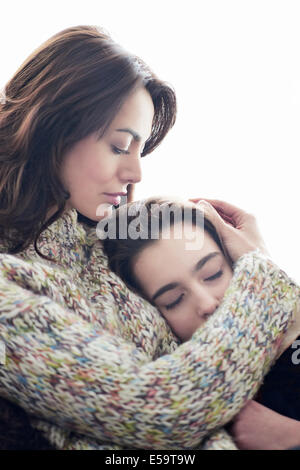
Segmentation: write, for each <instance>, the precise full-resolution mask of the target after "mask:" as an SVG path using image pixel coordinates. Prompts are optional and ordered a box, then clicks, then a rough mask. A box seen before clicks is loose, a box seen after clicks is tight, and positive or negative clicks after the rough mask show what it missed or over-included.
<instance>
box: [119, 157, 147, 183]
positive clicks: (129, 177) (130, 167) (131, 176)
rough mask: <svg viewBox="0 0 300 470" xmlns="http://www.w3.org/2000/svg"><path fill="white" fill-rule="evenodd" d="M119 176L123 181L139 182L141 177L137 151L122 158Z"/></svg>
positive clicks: (139, 158) (139, 159)
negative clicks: (122, 162)
mask: <svg viewBox="0 0 300 470" xmlns="http://www.w3.org/2000/svg"><path fill="white" fill-rule="evenodd" d="M120 178H121V180H122V182H123V183H125V184H128V183H139V182H140V181H141V179H142V168H141V156H140V154H139V153H136V154H132V155H130V156H128V158H126V159H125V160H124V164H123V166H122V168H121V172H120Z"/></svg>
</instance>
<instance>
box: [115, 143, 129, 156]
mask: <svg viewBox="0 0 300 470" xmlns="http://www.w3.org/2000/svg"><path fill="white" fill-rule="evenodd" d="M111 149H112V151H113V153H115V154H116V155H122V154H124V155H129V152H128V150H123V149H119V148H118V147H116V146H115V145H112V146H111Z"/></svg>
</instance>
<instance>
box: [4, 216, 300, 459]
mask: <svg viewBox="0 0 300 470" xmlns="http://www.w3.org/2000/svg"><path fill="white" fill-rule="evenodd" d="M39 249H40V250H41V251H42V252H43V253H44V254H46V255H47V256H49V257H51V259H52V260H53V262H48V261H45V260H43V259H42V258H41V257H39V256H38V255H37V254H36V253H35V251H34V248H33V246H30V247H29V248H28V249H27V250H25V251H24V252H22V253H20V254H18V255H14V256H13V255H10V254H6V253H5V252H4V248H2V250H1V251H2V254H0V340H1V341H2V342H4V343H5V347H6V361H5V364H3V365H0V396H1V397H3V398H4V399H7V400H10V401H11V402H13V403H16V404H18V405H19V406H20V407H21V408H22V409H23V410H24V411H25V412H26V413H27V414H28V416H29V417H30V419H31V423H32V425H33V426H34V427H35V428H37V429H38V430H39V432H41V433H43V436H44V437H45V438H46V439H47V440H48V441H49V442H50V443H51V444H52V445H53V446H54V447H55V448H57V449H113V450H117V449H202V448H203V449H209V448H212V449H215V448H219V449H224V448H228V449H232V448H235V445H234V443H233V441H232V439H231V438H230V437H229V435H228V434H227V433H226V432H225V431H223V430H222V429H221V428H222V427H223V426H224V425H225V424H226V423H228V422H229V421H231V419H232V418H233V417H234V416H235V415H236V413H237V412H238V411H239V410H240V409H241V408H242V407H243V405H244V404H245V403H246V401H247V400H249V399H251V398H252V397H253V396H254V395H255V393H256V391H257V389H258V387H259V385H260V384H261V382H262V379H263V376H264V375H265V374H266V373H267V371H268V370H269V368H270V366H271V364H272V362H273V360H274V357H275V356H276V352H277V349H278V347H279V345H280V342H281V341H282V338H283V335H284V333H285V332H286V330H287V329H288V328H290V326H291V324H292V322H293V319H294V316H295V314H296V309H297V307H298V302H299V298H300V289H299V287H298V286H297V285H296V284H295V283H294V282H293V281H292V280H291V279H290V278H289V277H288V276H287V275H286V274H285V273H284V272H283V271H281V270H280V269H279V268H277V267H276V266H275V265H274V264H273V263H272V262H271V261H270V260H268V259H267V258H266V257H265V256H264V255H262V254H261V253H259V252H253V253H250V254H247V255H245V256H243V257H242V258H241V259H240V260H239V261H238V262H237V264H236V266H235V270H234V276H233V279H232V282H231V284H230V286H229V288H228V290H227V291H226V294H225V298H224V301H223V302H222V304H221V305H220V306H219V308H218V309H217V311H216V312H215V313H214V314H213V315H212V316H211V317H210V319H209V320H208V321H207V322H206V323H205V325H204V326H203V327H202V328H201V329H199V330H197V332H196V333H195V334H194V335H193V337H192V339H191V340H190V341H188V342H186V343H184V344H181V345H180V344H179V342H178V341H177V340H176V338H175V337H174V336H173V334H172V332H171V331H170V329H169V328H168V326H167V325H166V323H165V322H164V320H163V319H162V318H161V316H160V314H159V312H158V311H157V310H156V309H155V308H154V307H152V306H151V305H150V304H148V303H147V302H146V301H145V300H144V299H142V298H140V297H139V296H137V295H136V294H134V293H132V292H131V291H129V290H128V289H127V287H126V286H125V284H124V283H123V282H122V281H121V280H120V279H119V278H118V277H117V276H116V275H115V274H114V273H112V272H111V271H110V270H109V268H108V263H107V259H106V257H105V255H104V253H103V251H102V247H101V242H100V241H99V240H98V239H97V236H96V232H95V229H92V228H88V227H87V226H85V225H83V224H80V223H78V221H77V212H76V211H75V210H71V211H69V212H66V213H65V214H64V215H63V217H61V218H60V219H59V220H58V221H56V222H54V223H53V224H52V225H51V226H50V227H49V228H48V229H47V230H46V231H45V232H44V234H43V236H42V237H41V242H40V243H39Z"/></svg>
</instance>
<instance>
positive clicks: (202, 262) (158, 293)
mask: <svg viewBox="0 0 300 470" xmlns="http://www.w3.org/2000/svg"><path fill="white" fill-rule="evenodd" d="M218 255H221V253H220V252H219V251H214V252H212V253H209V254H208V255H206V256H204V257H203V258H201V259H200V260H199V261H198V263H196V265H195V266H194V267H193V270H192V272H193V273H195V272H197V271H199V270H200V269H201V268H203V266H204V265H205V264H206V263H207V262H208V261H209V260H210V259H212V258H215V256H218ZM178 286H179V282H170V283H169V284H166V285H165V286H162V287H160V288H159V289H158V290H157V291H156V292H155V294H154V295H153V297H152V299H151V300H152V302H153V301H154V300H155V299H157V297H159V296H161V295H162V294H164V293H165V292H167V291H169V290H172V289H175V287H178Z"/></svg>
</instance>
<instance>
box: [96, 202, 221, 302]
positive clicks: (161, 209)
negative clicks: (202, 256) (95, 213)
mask: <svg viewBox="0 0 300 470" xmlns="http://www.w3.org/2000/svg"><path fill="white" fill-rule="evenodd" d="M186 221H188V222H190V223H191V224H192V225H194V226H199V227H201V228H203V229H204V230H205V231H206V232H208V233H209V234H210V236H211V237H212V238H213V240H214V241H215V242H216V243H217V245H218V246H219V248H220V249H221V251H222V253H224V255H225V256H226V258H227V259H228V255H227V253H226V251H225V249H224V247H223V245H222V242H221V240H220V237H219V235H218V233H217V231H216V229H215V227H214V225H213V224H212V223H211V221H210V220H209V219H208V218H207V217H205V216H204V215H203V212H202V211H201V210H200V209H199V207H197V206H196V205H194V204H187V203H186V202H181V201H179V200H178V201H175V200H172V201H171V200H170V199H165V198H148V199H145V200H142V201H137V202H131V203H129V204H127V205H124V206H121V207H119V208H118V209H117V210H116V211H115V212H114V214H113V217H111V218H108V219H104V220H103V221H102V222H101V225H100V226H98V228H99V231H97V233H98V235H99V236H100V239H102V240H103V250H104V252H105V254H106V255H107V257H108V264H109V267H110V269H111V270H112V271H113V272H115V273H116V274H117V275H118V276H119V277H120V278H121V279H122V280H123V281H124V282H125V283H126V284H127V286H128V287H129V288H130V289H131V290H133V291H134V292H136V293H138V294H139V295H142V296H143V297H144V298H145V299H146V300H149V299H147V296H146V295H145V293H144V291H143V288H142V287H141V285H140V284H139V281H138V279H136V277H135V276H134V269H133V268H134V264H135V261H136V259H137V257H138V255H139V254H140V253H141V252H142V251H143V250H144V249H145V248H146V247H148V246H150V245H152V244H153V243H155V242H156V241H157V240H158V239H159V235H161V233H162V230H163V229H164V228H165V227H166V226H167V225H168V226H170V227H172V226H173V225H174V224H176V223H178V222H179V223H186ZM132 223H133V224H134V231H133V232H131V231H130V224H132ZM110 224H111V228H112V230H110V229H109V227H110ZM97 230H98V229H97ZM133 233H134V236H133ZM153 233H156V236H155V238H154V237H153ZM136 234H138V237H137V235H136ZM157 235H158V236H157Z"/></svg>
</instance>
